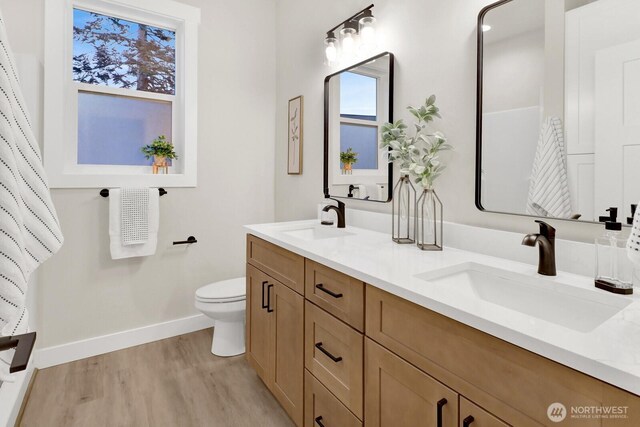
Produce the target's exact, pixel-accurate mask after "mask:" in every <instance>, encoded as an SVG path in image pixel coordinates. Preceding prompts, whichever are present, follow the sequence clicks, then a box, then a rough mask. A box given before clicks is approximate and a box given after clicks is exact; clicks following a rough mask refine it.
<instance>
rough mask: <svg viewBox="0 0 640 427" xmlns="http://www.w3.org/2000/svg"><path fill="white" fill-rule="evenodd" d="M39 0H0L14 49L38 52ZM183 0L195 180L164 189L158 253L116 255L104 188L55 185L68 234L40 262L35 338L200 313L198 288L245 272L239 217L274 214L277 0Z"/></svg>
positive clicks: (43, 340) (61, 339)
mask: <svg viewBox="0 0 640 427" xmlns="http://www.w3.org/2000/svg"><path fill="white" fill-rule="evenodd" d="M44 1H45V0H20V1H16V0H0V9H1V10H2V12H3V14H4V18H5V20H6V21H7V26H8V30H9V37H10V39H11V42H12V45H13V48H14V51H15V52H17V53H23V54H33V55H36V56H37V57H38V58H39V60H40V61H42V58H43V34H42V27H43V4H44ZM182 1H183V2H185V3H188V4H191V5H194V6H197V7H200V8H201V9H202V24H201V29H200V47H199V49H200V52H199V57H200V63H199V75H200V78H199V88H198V89H199V110H198V112H199V117H198V118H199V126H198V134H199V140H198V174H199V176H198V187H197V188H193V189H171V188H169V189H168V192H169V194H167V195H166V196H164V197H162V198H161V199H160V205H161V214H160V215H161V223H160V235H159V243H158V251H157V253H156V255H155V256H153V257H148V258H143V259H133V260H121V261H112V260H111V259H110V256H109V240H108V233H107V221H108V215H107V210H108V203H109V202H108V200H107V199H103V198H102V197H100V196H99V195H98V189H89V190H75V189H70V190H53V191H52V193H53V198H54V203H55V204H56V207H57V209H58V214H59V217H60V221H61V223H62V229H63V231H64V234H65V244H64V246H63V248H62V250H61V251H60V252H59V253H58V254H57V255H55V256H54V257H53V258H52V259H51V260H49V261H47V262H46V263H45V264H44V265H43V266H42V267H41V270H40V271H39V284H38V286H37V289H36V290H37V292H38V301H39V310H38V313H37V318H38V324H37V330H38V333H39V336H38V338H39V339H38V345H39V346H40V347H43V346H44V347H47V346H53V345H59V344H64V343H68V342H71V341H75V340H80V339H84V338H90V337H95V336H100V335H104V334H108V333H113V332H118V331H123V330H127V329H132V328H136V327H142V326H146V325H150V324H154V323H158V322H163V321H168V320H172V319H177V318H181V317H186V316H190V315H193V314H196V313H197V311H196V310H195V308H194V307H193V297H194V292H195V289H196V288H198V287H199V286H202V285H203V284H206V283H207V282H211V281H215V280H221V279H225V278H230V277H235V276H240V275H244V262H245V254H244V250H245V249H244V247H245V240H244V232H243V230H242V225H243V224H247V223H256V222H268V221H272V220H273V218H274V183H273V181H274V180H273V172H274V169H273V163H274V135H275V128H274V118H275V109H274V108H275V43H274V42H275V10H274V8H275V6H274V0H245V1H242V2H229V1H224V0H182ZM189 235H194V236H196V237H197V238H198V243H197V244H196V245H193V246H192V247H190V248H186V247H185V246H179V247H176V248H174V247H173V246H172V245H171V242H172V241H173V240H183V239H184V238H186V237H187V236H189Z"/></svg>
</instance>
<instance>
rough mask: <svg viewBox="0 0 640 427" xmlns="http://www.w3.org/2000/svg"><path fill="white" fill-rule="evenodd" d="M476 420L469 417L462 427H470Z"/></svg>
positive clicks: (463, 421)
mask: <svg viewBox="0 0 640 427" xmlns="http://www.w3.org/2000/svg"><path fill="white" fill-rule="evenodd" d="M475 420H476V419H475V418H473V416H471V415H469V416H468V417H467V418H465V419H464V420H462V427H469V426H470V425H471V423H472V422H474V421H475Z"/></svg>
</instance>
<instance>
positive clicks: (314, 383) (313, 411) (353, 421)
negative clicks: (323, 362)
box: [304, 371, 362, 427]
mask: <svg viewBox="0 0 640 427" xmlns="http://www.w3.org/2000/svg"><path fill="white" fill-rule="evenodd" d="M304 414H305V415H304V426H305V427H319V426H320V424H318V422H316V420H318V421H319V422H320V423H322V425H324V426H325V427H362V422H361V421H360V420H359V419H358V418H357V417H356V416H355V415H353V414H352V413H351V411H349V410H348V409H347V407H346V406H344V405H343V404H342V403H340V401H339V400H338V399H336V397H335V396H334V395H333V394H331V392H330V391H329V390H327V388H326V387H325V386H323V385H322V384H321V383H320V381H318V380H317V379H316V378H315V377H314V376H313V375H311V374H310V373H309V371H305V374H304Z"/></svg>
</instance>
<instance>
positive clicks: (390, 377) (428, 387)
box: [364, 338, 458, 427]
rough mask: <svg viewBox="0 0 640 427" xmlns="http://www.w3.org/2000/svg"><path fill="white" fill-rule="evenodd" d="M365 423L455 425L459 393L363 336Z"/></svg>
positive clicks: (401, 426)
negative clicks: (364, 340) (364, 355)
mask: <svg viewBox="0 0 640 427" xmlns="http://www.w3.org/2000/svg"><path fill="white" fill-rule="evenodd" d="M365 353H366V355H367V356H366V361H367V362H366V365H365V366H366V368H365V390H366V397H365V399H366V405H365V408H366V409H365V411H366V412H365V418H364V419H365V420H366V422H367V424H366V425H367V426H368V427H382V426H393V427H429V426H438V427H456V426H457V425H458V393H456V392H455V391H453V390H451V389H450V388H448V387H446V386H444V385H443V384H441V383H439V382H438V381H436V380H434V379H433V378H431V377H430V376H429V375H427V374H425V373H424V372H422V371H420V370H419V369H418V368H416V367H414V366H412V365H411V364H409V363H407V362H405V361H404V360H402V359H401V358H399V357H398V356H396V355H395V354H393V353H391V352H390V351H388V350H386V349H384V348H383V347H382V346H380V345H378V344H376V343H375V342H373V341H372V340H371V339H369V338H367V339H366V350H365Z"/></svg>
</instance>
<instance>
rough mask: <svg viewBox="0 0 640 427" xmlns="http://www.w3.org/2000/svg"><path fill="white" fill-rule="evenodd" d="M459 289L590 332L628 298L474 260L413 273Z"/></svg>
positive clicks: (451, 288) (491, 301) (447, 286)
mask: <svg viewBox="0 0 640 427" xmlns="http://www.w3.org/2000/svg"><path fill="white" fill-rule="evenodd" d="M416 277H418V278H420V279H424V280H426V281H428V282H429V283H431V284H433V285H436V286H443V287H446V288H447V289H448V290H454V291H455V292H459V293H460V295H461V296H467V297H472V298H475V299H480V300H483V301H485V302H488V303H491V304H495V305H498V306H501V307H504V308H506V309H509V310H513V311H516V312H519V313H523V314H526V315H529V316H531V317H534V318H537V319H542V320H545V321H547V322H551V323H554V324H557V325H561V326H564V327H567V328H570V329H573V330H575V331H578V332H590V331H592V330H593V329H595V328H597V327H598V326H599V325H601V324H602V323H604V322H605V321H607V320H608V319H609V318H611V317H612V316H614V315H615V314H616V313H618V312H620V311H621V310H622V309H623V308H625V307H626V306H627V305H629V304H631V302H632V301H631V300H629V299H626V298H624V297H620V296H617V295H613V294H612V295H609V294H605V293H603V292H599V291H597V290H596V289H595V288H594V289H593V290H589V289H583V288H577V287H575V286H570V285H566V284H562V283H558V282H554V281H552V280H550V279H545V278H543V277H531V276H526V275H522V274H518V273H514V272H510V271H505V270H501V269H497V268H492V267H487V266H484V265H480V264H475V263H465V264H459V265H456V266H453V267H449V268H446V269H444V270H439V271H435V272H428V273H422V274H418V275H416Z"/></svg>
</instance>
